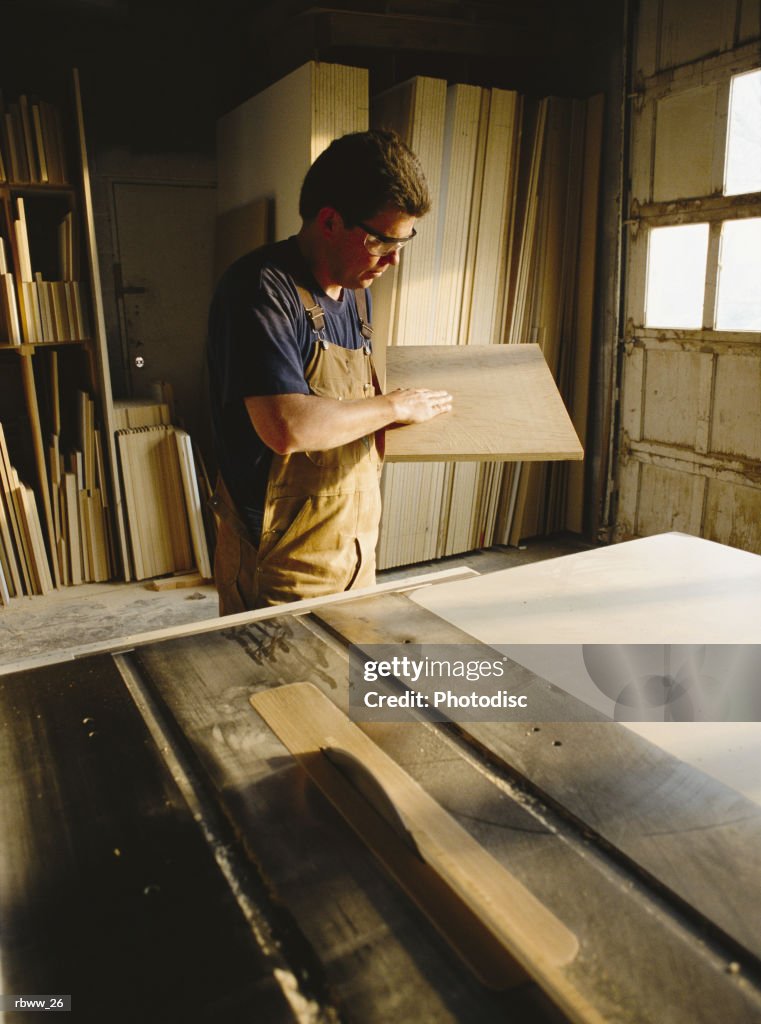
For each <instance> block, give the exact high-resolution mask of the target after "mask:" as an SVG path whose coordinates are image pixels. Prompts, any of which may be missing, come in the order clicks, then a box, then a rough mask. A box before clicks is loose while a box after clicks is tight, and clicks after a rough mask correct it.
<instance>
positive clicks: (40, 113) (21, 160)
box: [0, 95, 68, 185]
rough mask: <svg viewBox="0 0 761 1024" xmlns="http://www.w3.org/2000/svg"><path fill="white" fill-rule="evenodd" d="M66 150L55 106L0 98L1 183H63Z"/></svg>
mask: <svg viewBox="0 0 761 1024" xmlns="http://www.w3.org/2000/svg"><path fill="white" fill-rule="evenodd" d="M67 180H68V171H67V166H66V147H65V145H64V142H63V134H62V130H61V119H60V115H59V112H58V110H57V108H56V107H54V106H53V104H51V103H47V102H46V101H45V100H38V101H34V100H30V99H29V97H28V96H25V95H23V96H19V98H18V99H17V100H14V101H13V102H9V103H8V104H7V105H6V104H5V103H4V102H3V99H2V96H0V182H2V181H10V182H14V183H27V182H28V183H31V184H48V183H50V184H56V185H62V184H65V183H66V181H67Z"/></svg>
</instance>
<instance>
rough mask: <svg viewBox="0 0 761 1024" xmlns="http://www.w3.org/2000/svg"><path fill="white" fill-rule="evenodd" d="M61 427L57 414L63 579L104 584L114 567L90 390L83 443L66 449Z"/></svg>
mask: <svg viewBox="0 0 761 1024" xmlns="http://www.w3.org/2000/svg"><path fill="white" fill-rule="evenodd" d="M53 356H55V353H53ZM52 365H53V366H55V358H54V359H53V360H52ZM55 387H56V390H57V383H56V384H55ZM60 428H61V424H60V420H59V419H58V417H57V414H56V416H55V417H54V428H53V434H52V437H51V440H50V446H49V449H48V466H49V475H50V493H51V495H52V502H51V506H52V512H53V534H54V538H55V544H56V558H57V563H58V570H59V574H60V579H61V582H62V583H63V584H64V585H76V584H79V583H101V582H103V581H105V580H108V579H110V578H111V574H112V568H113V552H112V551H111V538H110V532H109V525H108V496H107V495H108V489H107V485H106V472H105V466H104V462H103V443H102V435H101V432H100V430H99V429H97V428H96V427H95V406H94V403H93V401H92V399H91V398H90V397H89V395H87V394H86V393H85V392H84V391H80V392H78V393H77V447H76V448H73V449H72V450H70V451H68V452H66V453H65V454H64V453H62V452H61V444H60Z"/></svg>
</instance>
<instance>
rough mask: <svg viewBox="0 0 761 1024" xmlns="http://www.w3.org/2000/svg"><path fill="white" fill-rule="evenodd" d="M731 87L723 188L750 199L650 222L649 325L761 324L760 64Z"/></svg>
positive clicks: (732, 327) (731, 327) (756, 327)
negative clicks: (695, 215)
mask: <svg viewBox="0 0 761 1024" xmlns="http://www.w3.org/2000/svg"><path fill="white" fill-rule="evenodd" d="M728 93H729V107H728V116H727V138H726V150H725V153H724V157H725V159H724V168H723V181H724V188H723V192H724V195H725V196H746V195H747V196H749V201H748V203H747V207H744V206H742V205H738V204H734V203H733V204H727V203H726V202H723V201H721V200H718V202H717V203H716V204H715V205H714V215H713V218H712V219H711V220H710V221H709V220H702V221H701V222H700V223H687V224H678V225H674V226H671V225H667V226H662V227H661V226H658V227H651V228H650V232H649V238H648V250H647V280H646V291H645V326H647V327H656V328H666V329H675V330H680V329H681V330H700V329H701V328H702V327H703V326H704V325H709V324H712V325H713V327H714V328H715V329H716V330H719V331H761V217H758V216H748V214H749V213H753V212H755V210H756V209H757V208H758V203H757V202H756V199H755V197H753V199H752V200H751V199H750V194H752V193H761V69H756V70H754V71H748V72H744V73H743V74H738V75H734V76H733V77H732V79H731V82H730V87H729V91H728ZM759 198H761V197H759ZM707 205H708V204H707V203H706V206H707ZM705 216H706V213H704V214H703V217H705ZM730 218H731V219H730ZM664 219H665V217H664ZM714 303H715V305H714Z"/></svg>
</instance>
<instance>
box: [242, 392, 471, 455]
mask: <svg viewBox="0 0 761 1024" xmlns="http://www.w3.org/2000/svg"><path fill="white" fill-rule="evenodd" d="M451 407H452V400H451V396H450V395H449V394H448V393H447V392H445V391H428V390H426V389H421V388H415V389H406V390H399V391H392V392H390V393H389V394H388V395H375V396H374V397H373V398H360V399H354V400H347V401H339V400H338V399H335V398H323V397H321V396H318V395H265V396H263V397H258V398H247V399H246V408H247V410H248V414H249V416H250V417H251V422H252V423H253V425H254V429H255V430H256V432H257V434H258V435H259V436H260V437H261V439H262V440H263V441H264V443H265V444H266V445H267V446H268V447H269V448H272V450H273V451H275V452H277V453H278V454H279V455H287V454H289V453H291V452H300V451H325V450H326V449H328V448H338V447H339V446H340V445H343V444H348V443H349V442H350V441H355V440H356V439H357V438H359V437H365V436H366V435H368V434H373V433H375V431H376V430H381V429H382V428H383V427H388V426H390V425H391V424H394V423H419V422H423V421H425V420H428V419H432V418H433V417H434V416H438V415H439V414H440V413H443V412H449V410H450V409H451Z"/></svg>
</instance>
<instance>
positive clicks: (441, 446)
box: [386, 345, 584, 462]
mask: <svg viewBox="0 0 761 1024" xmlns="http://www.w3.org/2000/svg"><path fill="white" fill-rule="evenodd" d="M398 387H427V388H435V389H438V388H442V389H445V390H448V391H449V392H450V393H451V394H452V396H453V398H454V408H453V410H452V412H451V413H445V414H444V415H443V416H438V417H436V419H434V420H430V421H429V422H427V423H415V424H411V425H409V426H406V427H398V428H396V429H394V430H389V431H388V432H387V434H386V459H387V460H388V461H390V462H406V461H417V460H421V461H437V460H447V461H455V460H457V461H477V462H480V461H485V460H490V459H493V460H500V461H505V462H511V461H514V460H518V459H522V460H527V461H531V460H537V461H538V460H549V459H581V458H583V454H584V453H583V450H582V447H581V444H580V443H579V440H578V438H577V436H576V432H575V431H574V429H573V424H572V423H571V420H570V418H569V416H568V413H567V412H566V409H565V406H564V405H563V402H562V399H561V398H560V395H559V393H558V390H557V387H556V386H555V382H554V380H553V379H552V374H551V373H550V371H549V369H548V367H547V364H546V362H545V361H544V357H543V356H542V353H541V350H540V348H539V346H538V345H494V346H481V345H479V346H477V347H473V348H471V347H470V346H452V347H444V346H435V345H425V346H422V345H420V346H418V345H416V346H411V347H409V348H407V347H391V348H389V349H388V350H387V352H386V391H391V390H393V389H394V388H398Z"/></svg>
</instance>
